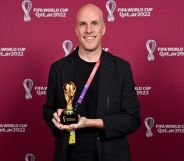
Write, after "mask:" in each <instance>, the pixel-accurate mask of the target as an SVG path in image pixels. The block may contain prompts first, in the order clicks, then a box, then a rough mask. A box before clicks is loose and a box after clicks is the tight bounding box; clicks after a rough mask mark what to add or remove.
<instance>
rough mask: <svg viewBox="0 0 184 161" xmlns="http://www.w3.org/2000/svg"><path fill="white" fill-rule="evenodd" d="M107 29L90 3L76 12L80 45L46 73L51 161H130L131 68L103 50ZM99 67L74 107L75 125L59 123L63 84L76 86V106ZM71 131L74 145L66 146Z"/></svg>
mask: <svg viewBox="0 0 184 161" xmlns="http://www.w3.org/2000/svg"><path fill="white" fill-rule="evenodd" d="M105 31H106V25H105V23H104V19H103V13H102V11H101V9H100V8H99V7H97V6H95V5H93V4H87V5H84V6H82V7H81V8H80V10H79V11H78V13H77V16H76V34H77V36H78V39H79V47H77V48H76V50H75V51H73V53H71V54H70V55H69V56H67V57H65V58H63V59H61V60H59V61H57V62H56V63H54V64H52V66H51V68H50V73H49V80H48V89H47V101H46V104H45V105H44V108H43V112H44V118H45V121H46V122H47V124H48V126H49V127H50V128H51V129H52V132H53V134H54V136H55V138H56V144H55V153H54V161H113V160H115V161H130V160H131V158H130V151H129V145H128V141H127V135H128V134H130V133H133V132H134V131H135V130H136V129H137V128H139V126H140V116H139V103H138V101H137V98H136V92H135V90H134V81H133V77H132V72H131V69H130V65H129V64H128V63H127V62H126V61H124V60H122V59H121V58H118V57H115V56H113V55H112V54H109V53H107V52H105V51H103V50H102V37H103V35H104V34H105ZM99 60H100V65H99V67H98V69H97V71H96V73H95V75H94V78H93V80H92V82H91V84H90V86H89V89H88V91H87V93H86V95H85V97H84V99H83V101H82V103H81V104H80V105H79V107H78V113H79V121H78V123H77V124H70V125H63V124H62V122H61V119H60V116H61V114H62V113H63V110H64V108H65V107H66V100H65V97H64V91H63V85H64V84H65V83H66V82H68V81H72V82H74V83H75V85H76V87H77V88H76V94H75V99H74V101H73V104H75V103H76V102H77V99H78V98H79V96H80V94H81V92H82V90H83V87H84V86H85V83H86V81H87V80H88V78H89V75H90V73H91V71H92V70H93V68H94V66H95V64H96V62H99ZM71 131H75V133H76V144H74V145H70V144H69V143H68V140H69V135H70V132H71Z"/></svg>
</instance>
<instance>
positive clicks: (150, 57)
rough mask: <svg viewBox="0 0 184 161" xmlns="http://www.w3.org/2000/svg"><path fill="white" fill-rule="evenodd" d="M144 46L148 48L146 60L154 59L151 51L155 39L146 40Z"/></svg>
mask: <svg viewBox="0 0 184 161" xmlns="http://www.w3.org/2000/svg"><path fill="white" fill-rule="evenodd" d="M146 48H147V50H148V61H154V60H155V57H154V55H153V52H154V50H155V48H156V41H155V40H148V41H147V42H146Z"/></svg>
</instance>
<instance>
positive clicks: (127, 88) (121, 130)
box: [103, 63, 141, 139]
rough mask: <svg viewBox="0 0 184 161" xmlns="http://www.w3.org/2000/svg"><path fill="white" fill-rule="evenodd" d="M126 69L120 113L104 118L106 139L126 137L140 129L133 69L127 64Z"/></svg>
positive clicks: (122, 80)
mask: <svg viewBox="0 0 184 161" xmlns="http://www.w3.org/2000/svg"><path fill="white" fill-rule="evenodd" d="M124 68H125V72H124V73H123V79H121V83H122V86H121V98H120V99H121V100H120V111H119V113H116V114H112V115H108V116H105V117H104V118H103V121H104V131H105V138H106V139H112V138H118V137H122V136H126V135H128V134H131V133H133V132H135V131H136V130H137V129H138V128H139V127H140V123H141V118H140V105H139V102H138V100H137V94H136V91H135V84H134V80H133V76H132V71H131V67H130V65H129V64H128V63H127V64H126V67H124ZM121 69H122V68H121ZM120 73H121V74H122V72H118V74H120Z"/></svg>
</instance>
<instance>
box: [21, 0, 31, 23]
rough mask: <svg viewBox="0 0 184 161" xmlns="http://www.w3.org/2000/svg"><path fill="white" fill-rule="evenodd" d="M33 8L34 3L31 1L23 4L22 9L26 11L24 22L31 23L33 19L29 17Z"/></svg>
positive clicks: (25, 0) (26, 0)
mask: <svg viewBox="0 0 184 161" xmlns="http://www.w3.org/2000/svg"><path fill="white" fill-rule="evenodd" d="M26 6H27V8H26ZM31 8H32V3H31V1H30V0H24V1H23V2H22V9H23V11H24V21H25V22H29V21H31V17H30V15H29V13H30V11H31Z"/></svg>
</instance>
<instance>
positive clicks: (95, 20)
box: [78, 20, 100, 23]
mask: <svg viewBox="0 0 184 161" xmlns="http://www.w3.org/2000/svg"><path fill="white" fill-rule="evenodd" d="M94 22H98V23H99V22H100V21H99V20H93V21H92V22H91V23H94ZM78 23H86V21H79V22H78Z"/></svg>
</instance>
